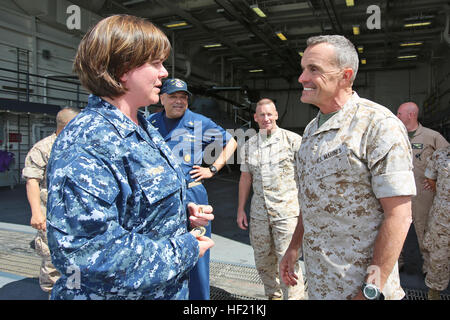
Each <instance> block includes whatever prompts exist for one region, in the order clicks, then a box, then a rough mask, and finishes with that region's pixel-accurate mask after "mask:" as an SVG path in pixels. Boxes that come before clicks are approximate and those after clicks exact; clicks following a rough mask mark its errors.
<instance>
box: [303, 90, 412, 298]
mask: <svg viewBox="0 0 450 320" xmlns="http://www.w3.org/2000/svg"><path fill="white" fill-rule="evenodd" d="M298 162H299V163H298V165H297V167H298V168H299V197H300V200H299V202H300V211H301V213H302V218H303V227H304V237H303V253H304V257H305V266H306V277H307V279H308V296H309V298H310V299H350V298H352V297H354V296H355V295H356V294H357V293H358V292H359V290H360V287H361V285H362V283H363V280H364V277H365V275H366V271H367V268H368V267H369V265H370V262H371V259H372V254H373V248H374V244H375V239H376V237H377V234H378V230H379V228H380V225H381V223H382V222H383V220H384V213H383V208H382V206H381V204H380V201H379V199H380V198H385V197H395V196H408V195H415V193H416V189H415V183H414V175H413V172H412V158H411V145H410V144H409V141H408V137H407V133H406V129H405V127H404V126H403V124H402V123H401V122H400V120H399V119H398V118H397V117H396V116H395V115H394V114H392V112H390V111H389V110H388V109H387V108H385V107H383V106H380V105H379V104H376V103H374V102H371V101H369V100H367V99H362V98H360V97H358V95H357V94H356V93H353V95H352V97H351V98H350V99H349V100H348V101H347V102H346V103H345V105H344V106H343V107H342V109H341V110H340V111H339V112H337V113H336V114H335V115H333V116H332V117H331V118H330V119H329V120H328V121H326V122H325V123H324V124H322V126H320V127H319V128H318V118H317V117H316V118H315V119H313V120H312V121H311V122H310V123H309V124H308V125H307V127H306V128H305V131H304V133H303V139H302V143H301V146H300V150H299V155H298ZM383 293H384V295H385V297H386V299H401V298H402V297H403V296H404V292H403V290H402V288H401V287H400V279H399V274H398V268H397V265H395V267H394V269H393V270H392V272H391V274H390V276H389V278H388V279H387V282H386V284H385V286H384V289H383Z"/></svg>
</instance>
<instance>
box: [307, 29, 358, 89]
mask: <svg viewBox="0 0 450 320" xmlns="http://www.w3.org/2000/svg"><path fill="white" fill-rule="evenodd" d="M319 43H328V44H330V45H332V46H333V47H334V49H335V53H336V64H337V66H338V67H339V68H351V69H352V70H353V76H352V78H351V81H352V82H353V81H354V80H355V78H356V73H357V72H358V66H359V58H358V53H357V52H356V49H355V46H354V45H353V43H351V41H350V40H348V39H347V38H346V37H344V36H340V35H324V36H314V37H310V38H309V39H308V40H307V41H306V45H307V46H308V47H309V46H312V45H315V44H319Z"/></svg>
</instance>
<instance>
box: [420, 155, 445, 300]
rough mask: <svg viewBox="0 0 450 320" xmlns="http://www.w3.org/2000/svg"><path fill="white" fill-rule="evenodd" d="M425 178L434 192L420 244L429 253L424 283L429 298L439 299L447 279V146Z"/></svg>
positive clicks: (434, 157) (429, 167)
mask: <svg viewBox="0 0 450 320" xmlns="http://www.w3.org/2000/svg"><path fill="white" fill-rule="evenodd" d="M425 177H426V181H425V188H426V189H431V190H433V191H435V192H436V196H435V197H434V200H433V205H432V207H431V210H430V219H429V222H428V227H427V230H426V232H425V235H424V243H423V244H424V247H425V249H426V250H428V252H429V265H428V273H427V275H426V277H425V284H426V285H427V287H429V288H430V290H429V291H428V299H429V300H438V299H440V297H439V291H442V290H445V289H446V288H447V286H448V282H449V277H450V245H449V235H450V232H449V230H450V146H448V147H447V148H443V149H439V150H436V151H435V152H434V153H433V155H432V156H431V158H430V160H429V161H428V165H427V168H426V170H425Z"/></svg>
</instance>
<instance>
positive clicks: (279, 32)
mask: <svg viewBox="0 0 450 320" xmlns="http://www.w3.org/2000/svg"><path fill="white" fill-rule="evenodd" d="M275 34H276V35H277V36H278V38H280V39H281V40H283V41H286V40H287V38H286V36H285V35H284V34H283V32H281V31H276V32H275Z"/></svg>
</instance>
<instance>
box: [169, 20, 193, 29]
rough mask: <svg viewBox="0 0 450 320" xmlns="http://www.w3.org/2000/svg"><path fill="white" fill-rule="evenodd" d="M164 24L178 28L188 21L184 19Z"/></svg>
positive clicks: (185, 24)
mask: <svg viewBox="0 0 450 320" xmlns="http://www.w3.org/2000/svg"><path fill="white" fill-rule="evenodd" d="M164 26H165V27H166V28H180V27H186V26H188V23H187V22H186V21H175V22H168V23H165V24H164Z"/></svg>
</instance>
